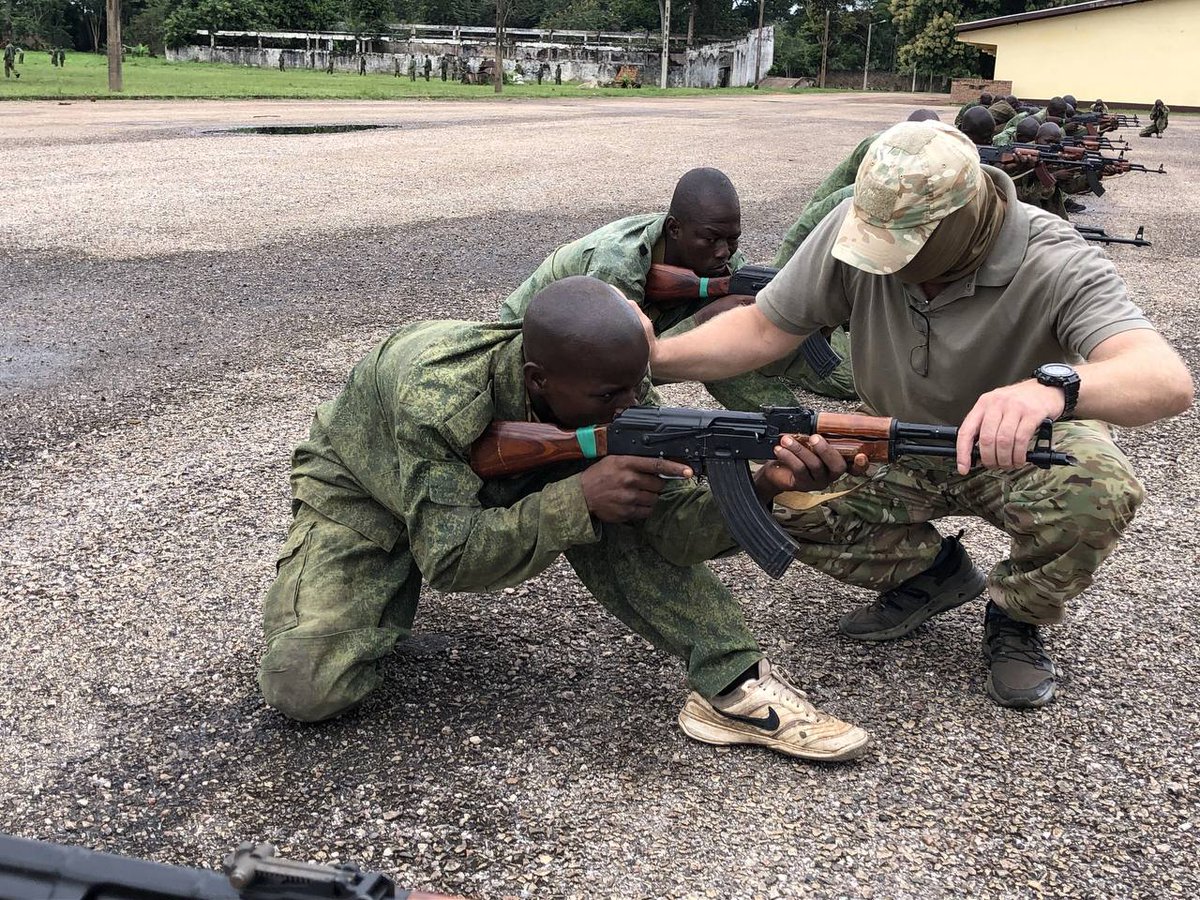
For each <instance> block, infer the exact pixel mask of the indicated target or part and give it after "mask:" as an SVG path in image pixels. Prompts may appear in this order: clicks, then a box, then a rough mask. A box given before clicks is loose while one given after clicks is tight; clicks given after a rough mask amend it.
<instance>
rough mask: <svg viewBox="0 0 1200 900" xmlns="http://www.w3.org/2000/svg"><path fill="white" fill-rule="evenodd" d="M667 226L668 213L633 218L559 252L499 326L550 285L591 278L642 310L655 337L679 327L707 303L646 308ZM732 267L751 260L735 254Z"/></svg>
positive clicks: (514, 297) (516, 294)
mask: <svg viewBox="0 0 1200 900" xmlns="http://www.w3.org/2000/svg"><path fill="white" fill-rule="evenodd" d="M666 221H667V217H666V215H665V214H664V213H654V214H648V215H640V216H629V217H628V218H625V219H619V220H617V221H616V222H610V223H609V224H608V225H604V226H602V227H600V228H597V229H596V230H595V231H593V232H592V233H591V234H587V235H584V236H583V237H581V238H580V239H579V240H577V241H572V242H571V243H569V244H565V245H563V246H562V247H559V248H558V249H557V250H555V251H554V252H553V253H551V254H550V255H549V256H548V257H546V259H545V260H544V261H543V262H542V264H541V265H540V266H538V267H537V269H535V270H534V273H533V274H532V275H530V276H529V277H528V278H527V279H525V282H524V283H523V284H522V285H521V286H520V287H519V288H517V289H516V290H515V291H513V292H512V293H511V294H510V295H509V296H508V299H507V300H505V301H504V303H503V304H501V306H500V321H501V322H516V321H519V320H520V318H521V317H522V316H523V315H525V310H526V309H527V308H528V307H529V301H530V300H532V299H533V297H534V295H535V294H536V293H537V292H538V291H540V290H542V288H544V287H546V286H547V285H549V284H552V283H554V282H555V281H559V280H560V279H563V278H567V277H569V276H571V275H591V276H592V277H593V278H598V279H600V280H601V281H603V282H605V283H606V284H611V285H612V286H613V287H615V288H617V289H618V290H619V291H621V293H623V294H624V295H625V296H626V297H628V298H629V299H630V300H632V301H633V302H634V303H636V304H637V305H638V306H640V307H641V308H642V311H643V312H644V313H645V314H646V315H647V316H648V317H649V319H650V321H651V322H653V323H654V331H655V333H656V334H662V332H664V331H666V330H667V329H668V328H672V327H674V326H676V325H678V324H679V323H680V322H682V321H683V320H684V319H687V318H689V317H691V316H692V315H694V314H695V312H696V310H698V309H699V308H700V307H701V306H703V305H704V303H706V302H708V301H704V303H702V302H699V301H698V302H696V303H683V304H679V305H678V306H672V307H669V308H662V307H657V306H654V305H653V304H649V303H647V302H646V275H647V273H648V272H649V271H650V266H651V264H652V263H653V262H654V245H655V244H657V243H658V241H659V240H660V239H661V238H662V235H663V227H664V226H665V224H666ZM729 264H730V269H731V270H733V271H736V270H738V269H740V268H741V267H742V266H744V265H745V264H746V259H745V257H743V256H742V254H741V253H735V254H734V255H733V257H732V258H731V259H730V261H729Z"/></svg>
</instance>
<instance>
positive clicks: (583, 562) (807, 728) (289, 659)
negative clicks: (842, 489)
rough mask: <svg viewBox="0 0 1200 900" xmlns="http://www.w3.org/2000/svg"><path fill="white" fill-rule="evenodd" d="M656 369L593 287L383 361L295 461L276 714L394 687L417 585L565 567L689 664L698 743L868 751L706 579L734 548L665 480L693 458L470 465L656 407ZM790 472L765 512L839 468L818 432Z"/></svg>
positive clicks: (762, 484) (702, 494) (412, 334)
mask: <svg viewBox="0 0 1200 900" xmlns="http://www.w3.org/2000/svg"><path fill="white" fill-rule="evenodd" d="M649 355H650V348H649V345H648V343H647V339H646V337H645V335H644V333H643V331H642V325H641V323H640V320H639V318H638V315H637V312H636V311H635V310H634V308H633V307H632V306H631V305H630V304H629V303H627V302H626V301H625V300H624V299H623V298H622V297H621V295H620V293H619V292H618V291H616V290H615V289H613V288H612V287H610V286H608V285H606V284H603V283H602V282H600V281H597V280H596V279H593V278H586V277H576V278H568V279H565V280H562V281H558V282H556V283H554V284H553V285H551V286H550V287H548V288H546V289H545V290H543V291H542V292H541V293H539V294H538V295H537V296H536V297H534V298H533V300H532V302H531V303H530V305H529V309H528V311H527V312H526V315H525V318H524V322H523V323H522V324H490V325H488V324H477V323H469V322H422V323H418V324H415V325H411V326H409V327H407V328H404V329H401V330H400V331H398V332H396V333H395V334H394V335H392V336H391V337H390V338H388V339H387V340H385V341H384V342H383V343H382V344H380V345H379V346H377V347H376V348H375V349H373V350H372V351H371V352H370V353H369V354H368V355H367V357H366V358H365V359H364V360H362V361H361V362H360V363H359V364H358V366H356V367H355V369H354V371H353V372H352V373H351V375H350V379H349V382H348V384H347V385H346V388H345V389H344V390H343V391H342V393H341V395H340V396H338V397H337V398H336V399H335V400H333V401H331V402H328V403H325V404H323V405H322V406H321V407H320V408H319V409H318V410H317V414H316V418H315V420H314V421H313V425H312V430H311V434H310V437H309V439H308V440H307V441H305V442H303V443H302V444H300V445H299V447H297V448H296V452H295V455H294V457H293V461H292V493H293V497H294V500H293V504H292V509H293V515H294V518H293V521H292V525H291V528H290V529H289V532H288V538H287V541H286V543H285V544H284V546H283V549H282V551H281V552H280V554H279V558H278V565H277V578H276V580H275V583H274V584H273V585H272V587H271V589H270V590H269V592H268V594H267V597H266V600H265V602H264V605H263V624H264V629H265V631H266V641H267V651H266V654H265V655H264V657H263V659H262V662H261V667H260V671H259V684H260V686H261V687H262V691H263V694H264V696H265V697H266V700H267V702H268V703H269V704H270V705H271V706H273V707H275V708H276V709H278V710H279V711H281V712H282V713H284V714H285V715H287V716H290V717H292V718H294V719H300V720H302V721H316V720H320V719H326V718H329V717H331V716H336V715H338V714H339V713H342V712H344V711H346V710H348V709H350V708H351V707H354V706H356V705H357V704H359V703H360V702H362V700H363V699H364V698H365V697H366V696H367V695H368V694H369V693H370V692H371V691H372V690H374V688H375V687H376V686H377V685H378V684H379V681H380V675H379V671H378V669H379V661H380V660H381V659H382V658H383V657H384V656H386V655H387V654H388V653H389V652H390V651H391V649H392V647H393V645H394V644H395V643H396V642H397V641H398V640H401V639H402V638H404V637H406V636H407V635H408V634H409V633H410V630H411V628H412V624H413V619H414V617H415V616H416V612H417V600H418V596H419V594H420V588H421V582H422V581H427V582H428V583H429V584H431V585H432V586H434V587H436V588H439V589H441V590H446V591H494V590H499V589H501V588H503V587H506V586H510V585H515V584H519V583H521V582H522V581H525V580H526V579H528V578H532V577H533V576H535V575H537V574H538V573H540V572H542V571H544V570H545V569H546V568H547V567H549V566H550V565H551V563H553V562H554V561H555V560H556V559H557V558H558V557H559V556H560V555H565V556H566V558H567V561H568V562H569V563H570V564H571V566H572V568H573V569H574V570H575V572H576V574H578V576H579V578H580V580H581V581H582V582H583V583H584V584H585V585H586V586H587V588H588V589H589V590H590V591H591V592H592V594H593V596H595V597H596V599H597V600H599V601H600V603H601V604H603V605H604V606H605V607H606V608H607V609H608V610H609V611H610V612H611V613H613V615H615V616H617V617H618V618H619V619H621V621H623V622H624V623H625V624H627V625H628V626H629V627H630V628H632V629H633V630H634V631H636V632H637V633H638V634H640V635H642V636H643V637H644V638H646V640H648V641H650V642H651V643H652V644H653V645H654V646H655V647H657V648H659V649H661V650H663V651H665V652H667V653H670V654H672V655H673V656H676V657H678V658H679V659H681V660H682V661H683V662H684V664H685V665H686V666H687V673H688V681H689V683H690V685H691V688H692V691H693V692H692V694H691V696H690V697H689V698H688V700H687V703H686V705H685V707H684V709H683V711H682V712H681V713H680V716H679V722H680V725H681V727H682V728H683V730H684V731H685V732H686V733H687V734H689V735H691V736H692V737H694V738H696V739H698V740H702V741H706V742H709V743H715V744H738V743H749V744H759V745H763V746H768V747H771V748H772V749H775V750H778V751H780V752H782V753H786V754H788V755H791V756H795V757H800V758H804V759H811V760H821V761H829V760H845V759H852V758H855V757H857V756H859V755H861V754H862V753H863V751H864V750H865V749H866V747H867V744H868V742H869V737H868V735H867V733H866V732H865V731H863V730H862V729H860V728H856V727H854V726H852V725H849V724H847V723H845V722H842V721H839V720H838V719H835V718H833V717H832V716H829V715H827V714H825V713H823V712H821V711H819V710H817V709H816V708H814V707H813V706H812V704H810V703H809V702H808V701H807V700H806V699H805V697H804V695H803V694H801V693H800V692H799V691H797V690H796V689H795V688H793V687H792V686H791V685H790V684H789V683H788V682H787V681H786V680H785V679H784V678H783V677H782V675H781V674H780V673H779V672H777V671H775V670H773V669H772V668H771V666H770V664H769V663H768V662H767V660H766V659H765V658H764V657H763V654H762V652H761V651H760V650H759V648H758V645H757V644H756V643H755V641H754V638H753V637H751V635H750V633H749V631H748V630H747V628H746V624H745V621H744V619H743V617H742V612H741V609H740V607H739V605H738V603H737V601H736V600H735V599H734V598H733V596H732V595H730V593H729V592H728V591H727V590H726V589H725V588H724V587H723V586H722V585H721V583H720V582H719V581H718V580H717V579H716V578H715V576H714V575H713V574H712V572H711V571H709V570H708V568H707V567H705V566H703V565H700V564H699V563H701V562H702V561H703V560H706V559H711V558H713V557H714V556H717V555H720V554H725V553H728V552H731V551H733V550H734V549H736V548H735V545H734V544H733V541H732V538H731V537H730V536H729V533H728V531H727V530H726V528H725V526H724V523H723V521H722V519H721V516H720V512H719V511H718V510H717V508H716V505H715V502H714V501H713V498H712V495H711V493H710V492H709V491H708V489H707V488H706V487H701V486H699V485H697V484H696V483H695V482H692V481H682V480H664V478H668V479H679V478H687V477H689V476H690V474H691V472H690V470H689V469H687V468H686V467H685V466H684V465H682V464H680V463H675V462H671V461H669V460H662V459H644V458H637V457H624V456H608V457H605V458H603V459H601V460H600V461H598V462H596V463H594V464H592V465H590V466H587V467H586V468H584V467H583V466H582V465H581V464H578V463H567V464H563V465H560V466H551V467H549V468H545V469H540V470H538V471H536V472H532V473H529V474H527V475H520V476H514V477H510V478H503V479H494V480H489V481H486V482H484V481H482V480H481V479H480V478H479V477H478V476H477V475H476V474H475V473H474V471H473V470H472V469H471V467H470V465H469V462H468V460H469V455H470V449H471V446H472V444H473V443H474V442H475V441H476V440H477V439H478V438H479V437H480V436H481V435H482V434H483V432H484V430H485V429H486V428H487V427H488V425H489V424H490V423H491V422H492V421H493V420H536V421H543V422H552V423H555V424H558V425H561V426H564V427H567V428H578V427H581V426H585V425H592V424H604V423H608V422H610V421H611V420H612V418H613V417H614V416H615V415H616V414H617V413H618V412H620V411H621V410H623V409H625V408H626V407H629V406H632V405H634V404H635V403H638V402H639V401H643V400H645V399H653V395H652V389H651V388H650V384H649V379H648V377H647V376H648V368H647V365H648V362H649ZM648 392H649V395H648ZM777 457H778V461H776V462H773V463H770V464H768V465H766V466H764V467H763V468H762V469H761V470H759V471H758V473H756V475H755V487H756V490H757V491H758V494H759V496H760V498H761V499H762V500H763V502H764V503H769V502H770V499H771V498H772V497H773V496H775V495H776V494H777V493H779V492H780V491H787V490H811V489H814V488H818V487H822V486H824V485H825V484H827V483H828V482H829V481H830V480H831V478H833V477H834V476H837V475H840V474H842V473H844V472H845V471H846V466H845V463H844V462H843V461H842V459H841V457H840V456H839V455H838V454H837V453H836V452H835V451H834V450H833V449H832V448H831V447H830V446H829V445H828V443H826V442H824V441H823V440H819V439H810V440H808V441H806V442H801V441H799V440H797V441H790V442H789V446H788V447H787V448H781V449H780V451H779V452H778V453H777ZM861 462H865V460H862V461H861ZM856 471H862V467H861V466H856ZM660 476H662V477H660Z"/></svg>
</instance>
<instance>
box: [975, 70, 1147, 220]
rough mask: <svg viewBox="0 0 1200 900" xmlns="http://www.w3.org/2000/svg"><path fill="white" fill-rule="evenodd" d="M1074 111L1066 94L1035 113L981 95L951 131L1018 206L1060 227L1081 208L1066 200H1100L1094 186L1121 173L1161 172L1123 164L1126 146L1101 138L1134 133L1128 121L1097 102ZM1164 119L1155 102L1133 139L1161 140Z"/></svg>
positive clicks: (1014, 102) (1007, 99)
mask: <svg viewBox="0 0 1200 900" xmlns="http://www.w3.org/2000/svg"><path fill="white" fill-rule="evenodd" d="M1077 109H1078V103H1077V101H1076V99H1075V97H1073V96H1072V95H1070V94H1064V95H1063V96H1061V97H1054V98H1052V99H1051V100H1050V102H1049V103H1047V104H1046V106H1045V107H1044V108H1041V107H1035V106H1029V105H1025V104H1022V103H1021V102H1020V101H1019V100H1018V99H1017V98H1016V97H1015V96H1013V95H1011V94H1009V95H1008V96H1005V97H995V96H993V95H992V94H990V93H987V92H984V93H983V94H981V95H980V97H979V99H978V100H974V101H971V102H970V103H966V104H964V105H963V106H962V108H961V109H960V110H959V111H958V115H957V117H956V118H955V120H954V124H955V126H956V127H958V129H959V130H960V131H962V132H963V133H964V134H965V135H967V137H969V138H970V139H971V140H972V141H973V142H974V143H975V144H976V146H978V147H980V157H981V159H982V160H983V161H984V162H986V163H988V164H990V165H998V166H1000V167H1001V168H1003V169H1005V171H1007V172H1008V174H1009V175H1010V176H1011V177H1012V179H1013V183H1014V184H1015V185H1016V188H1017V196H1018V197H1020V198H1021V200H1022V201H1023V202H1025V203H1030V204H1033V205H1034V206H1039V207H1041V208H1043V209H1046V210H1048V211H1049V212H1052V213H1054V214H1056V215H1058V216H1061V217H1062V218H1064V219H1066V218H1067V214H1068V213H1075V212H1083V211H1084V210H1085V209H1086V208H1087V207H1085V206H1084V205H1083V204H1082V203H1079V202H1077V201H1075V200H1073V199H1071V197H1070V196H1069V195H1072V194H1084V193H1089V192H1091V193H1095V194H1100V193H1102V192H1103V188H1102V187H1100V185H1099V180H1100V178H1103V177H1107V176H1112V175H1118V174H1124V173H1125V172H1129V171H1145V172H1155V173H1158V174H1161V173H1162V169H1161V167H1160V168H1159V169H1158V170H1154V169H1146V167H1145V166H1142V165H1138V164H1134V163H1131V162H1130V161H1129V160H1127V159H1125V152H1126V151H1127V150H1129V145H1128V144H1127V143H1125V142H1124V141H1121V140H1120V139H1119V138H1116V139H1114V138H1112V137H1108V136H1107V135H1108V134H1109V133H1110V132H1113V131H1115V130H1116V129H1117V128H1123V127H1129V126H1137V125H1140V124H1141V123H1140V122H1139V121H1138V118H1137V117H1136V116H1132V117H1130V116H1125V115H1121V114H1112V113H1110V112H1109V109H1108V104H1106V103H1105V102H1104V101H1103V100H1100V99H1097V100H1096V102H1095V103H1093V104H1092V106H1091V111H1090V112H1084V113H1079V112H1078V111H1077ZM1169 114H1170V110H1169V109H1168V107H1167V106H1166V104H1164V103H1163V102H1162V100H1156V101H1155V102H1154V107H1153V108H1152V109H1151V111H1150V124H1149V125H1147V126H1146V127H1145V128H1143V129H1142V130H1141V131H1140V132H1139V134H1140V135H1141V136H1142V137H1152V136H1157V137H1159V138H1161V137H1162V135H1163V132H1164V131H1166V129H1167V119H1168V116H1169ZM1105 151H1107V152H1108V154H1109V155H1106V154H1105ZM1113 152H1115V153H1117V155H1116V156H1113V155H1111V154H1112V153H1113Z"/></svg>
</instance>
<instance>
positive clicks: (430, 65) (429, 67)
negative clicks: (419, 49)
mask: <svg viewBox="0 0 1200 900" xmlns="http://www.w3.org/2000/svg"><path fill="white" fill-rule="evenodd" d="M432 71H433V62H432V61H431V60H430V59H429V57H428V56H426V57H425V67H424V72H425V80H426V81H428V80H429V73H430V72H432Z"/></svg>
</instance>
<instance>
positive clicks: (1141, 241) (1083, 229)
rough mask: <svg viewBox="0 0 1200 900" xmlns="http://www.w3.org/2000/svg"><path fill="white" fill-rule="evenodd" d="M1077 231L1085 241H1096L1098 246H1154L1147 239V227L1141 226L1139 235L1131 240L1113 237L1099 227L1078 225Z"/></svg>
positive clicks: (1138, 231)
mask: <svg viewBox="0 0 1200 900" xmlns="http://www.w3.org/2000/svg"><path fill="white" fill-rule="evenodd" d="M1075 230H1076V231H1078V232H1079V233H1080V235H1082V236H1083V239H1084V240H1085V241H1094V242H1096V243H1098V244H1132V245H1133V246H1134V247H1153V246H1154V245H1153V244H1151V243H1150V242H1149V241H1148V240H1146V238H1145V234H1146V226H1145V225H1139V226H1138V230H1137V233H1135V234H1134V236H1133V237H1131V238H1126V237H1113V236H1112V235H1111V234H1109V233H1108V232H1107V231H1105V230H1104V229H1103V228H1100V227H1099V226H1097V225H1076V226H1075Z"/></svg>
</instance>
